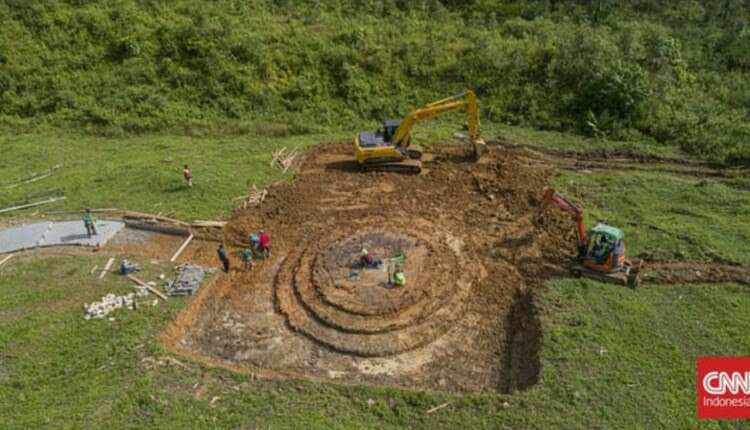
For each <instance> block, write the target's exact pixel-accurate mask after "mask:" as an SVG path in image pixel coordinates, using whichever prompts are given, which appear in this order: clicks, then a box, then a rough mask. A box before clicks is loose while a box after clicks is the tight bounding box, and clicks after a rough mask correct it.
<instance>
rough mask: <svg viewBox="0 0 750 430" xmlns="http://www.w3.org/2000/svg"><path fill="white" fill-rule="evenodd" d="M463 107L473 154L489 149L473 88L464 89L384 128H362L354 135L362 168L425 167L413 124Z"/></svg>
mask: <svg viewBox="0 0 750 430" xmlns="http://www.w3.org/2000/svg"><path fill="white" fill-rule="evenodd" d="M453 111H464V112H465V113H466V123H467V125H468V128H469V139H470V140H471V144H472V146H473V151H474V157H475V158H476V159H478V158H479V157H481V156H482V155H483V154H484V153H486V152H487V145H486V144H485V143H484V140H483V139H482V138H481V137H480V136H479V108H478V106H477V97H476V95H475V94H474V92H473V91H471V90H468V91H464V92H462V93H461V94H457V95H455V96H452V97H447V98H444V99H442V100H438V101H436V102H433V103H430V104H427V105H425V106H422V107H420V108H418V109H415V110H413V111H411V112H410V113H409V114H408V115H406V116H405V117H404V118H403V119H400V120H388V121H385V122H384V123H383V129H382V130H373V131H363V132H361V133H359V134H358V135H357V137H356V138H355V139H354V153H355V155H356V157H357V162H358V163H359V164H360V165H361V166H362V168H363V170H366V171H367V170H381V171H398V172H408V173H419V172H421V171H422V162H421V161H419V159H420V158H422V150H421V148H419V147H418V146H416V145H412V144H411V128H412V126H414V124H415V123H416V122H418V121H422V120H425V119H430V118H434V117H436V116H439V115H442V114H444V113H449V112H453Z"/></svg>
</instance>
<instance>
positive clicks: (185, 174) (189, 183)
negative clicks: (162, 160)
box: [182, 164, 193, 188]
mask: <svg viewBox="0 0 750 430" xmlns="http://www.w3.org/2000/svg"><path fill="white" fill-rule="evenodd" d="M182 176H183V177H184V178H185V182H187V186H188V188H193V178H192V176H190V169H188V165H187V164H186V165H185V169H183V171H182Z"/></svg>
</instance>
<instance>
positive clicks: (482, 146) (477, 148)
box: [472, 137, 488, 161]
mask: <svg viewBox="0 0 750 430" xmlns="http://www.w3.org/2000/svg"><path fill="white" fill-rule="evenodd" d="M472 144H473V146H474V158H475V159H476V161H479V159H480V158H482V156H483V155H484V154H486V153H487V151H488V149H487V144H486V143H485V142H484V139H482V138H481V137H480V138H478V139H474V141H473V142H472Z"/></svg>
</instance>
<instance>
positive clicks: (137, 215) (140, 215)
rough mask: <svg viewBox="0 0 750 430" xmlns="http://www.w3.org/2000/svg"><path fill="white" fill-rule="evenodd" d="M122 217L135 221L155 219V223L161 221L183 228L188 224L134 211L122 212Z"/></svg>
mask: <svg viewBox="0 0 750 430" xmlns="http://www.w3.org/2000/svg"><path fill="white" fill-rule="evenodd" d="M122 213H123V215H124V216H125V217H129V218H135V219H144V218H145V219H155V220H157V221H163V222H171V223H174V224H177V225H181V226H183V227H188V226H189V225H190V224H189V223H186V222H185V221H180V220H177V219H172V218H167V217H165V216H156V215H154V214H148V213H144V212H134V211H122Z"/></svg>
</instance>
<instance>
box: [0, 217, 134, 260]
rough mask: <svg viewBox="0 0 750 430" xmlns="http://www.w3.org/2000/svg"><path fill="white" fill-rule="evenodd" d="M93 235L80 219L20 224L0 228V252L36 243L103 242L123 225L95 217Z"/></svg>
mask: <svg viewBox="0 0 750 430" xmlns="http://www.w3.org/2000/svg"><path fill="white" fill-rule="evenodd" d="M95 225H96V232H97V233H98V234H97V235H96V236H91V237H90V238H89V237H88V235H87V234H86V228H85V227H84V226H83V222H82V221H57V222H52V221H45V222H38V223H34V224H22V225H18V226H15V227H11V228H9V229H6V230H2V231H0V254H1V253H5V252H13V251H18V250H23V249H30V248H36V247H39V246H55V245H84V246H96V245H97V244H98V245H100V246H103V245H104V244H105V243H106V242H107V240H109V239H110V238H111V237H112V236H114V234H115V233H117V232H118V231H119V230H120V229H121V228H123V227H124V226H125V224H124V223H122V222H119V221H104V220H96V221H95Z"/></svg>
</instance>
